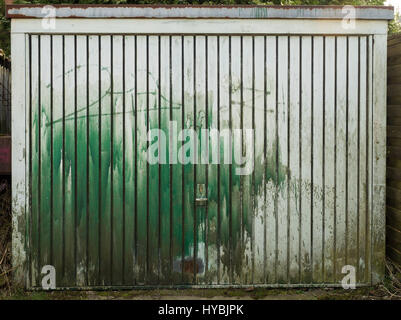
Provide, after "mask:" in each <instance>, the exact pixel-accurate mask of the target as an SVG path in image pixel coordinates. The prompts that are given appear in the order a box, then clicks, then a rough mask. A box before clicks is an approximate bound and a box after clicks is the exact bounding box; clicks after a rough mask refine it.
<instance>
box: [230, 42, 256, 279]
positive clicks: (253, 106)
mask: <svg viewBox="0 0 401 320" xmlns="http://www.w3.org/2000/svg"><path fill="white" fill-rule="evenodd" d="M252 131H253V132H255V37H254V36H253V37H252ZM252 144H253V148H252V149H253V155H252V161H253V165H252V167H253V170H252V184H253V194H252V195H251V202H252V211H253V212H252V227H251V228H252V239H251V252H252V261H251V269H252V274H251V281H252V283H254V278H255V216H254V212H255V210H256V207H255V195H256V188H255V157H256V151H255V150H256V146H255V134H253V139H252ZM230 173H231V170H230ZM230 186H231V183H230ZM230 195H231V191H230Z"/></svg>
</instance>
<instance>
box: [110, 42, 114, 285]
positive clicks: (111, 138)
mask: <svg viewBox="0 0 401 320" xmlns="http://www.w3.org/2000/svg"><path fill="white" fill-rule="evenodd" d="M113 54H114V52H113V36H110V69H111V70H110V281H111V283H110V284H113V242H114V232H113V229H114V221H113V220H114V219H113V217H114V208H113V201H114V197H113V191H114V185H113V181H114V179H113V176H114V174H113V173H114V155H113V152H114V144H113V138H114V116H113V112H114V110H113V98H114V94H113V90H114V84H113V82H114V67H113V66H114V63H113Z"/></svg>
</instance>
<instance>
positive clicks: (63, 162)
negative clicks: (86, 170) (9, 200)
mask: <svg viewBox="0 0 401 320" xmlns="http://www.w3.org/2000/svg"><path fill="white" fill-rule="evenodd" d="M62 159H63V161H62V164H61V165H62V175H61V177H62V189H63V190H62V193H63V223H62V224H63V231H62V234H63V235H62V237H63V240H62V242H63V259H62V260H63V263H62V265H63V266H62V268H63V270H62V274H63V277H65V36H64V35H63V148H62Z"/></svg>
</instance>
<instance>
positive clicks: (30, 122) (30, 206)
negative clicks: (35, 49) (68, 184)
mask: <svg viewBox="0 0 401 320" xmlns="http://www.w3.org/2000/svg"><path fill="white" fill-rule="evenodd" d="M28 39H29V213H30V221H29V222H30V223H29V248H30V249H31V248H32V249H33V246H32V35H29V38H28ZM28 255H29V256H28V257H29V260H28V263H29V275H30V279H31V282H32V283H34V282H35V281H34V279H32V250H29V253H28Z"/></svg>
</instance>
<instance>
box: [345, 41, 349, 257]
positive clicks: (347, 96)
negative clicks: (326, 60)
mask: <svg viewBox="0 0 401 320" xmlns="http://www.w3.org/2000/svg"><path fill="white" fill-rule="evenodd" d="M346 43H347V55H346V68H347V71H346V73H347V76H346V84H345V87H346V98H345V99H346V100H345V103H346V107H345V110H346V112H345V264H346V265H347V264H348V232H349V224H348V216H349V215H348V202H349V195H348V172H349V170H348V149H349V147H348V140H349V134H348V128H349V125H348V117H349V111H348V108H349V37H347V42H346Z"/></svg>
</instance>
